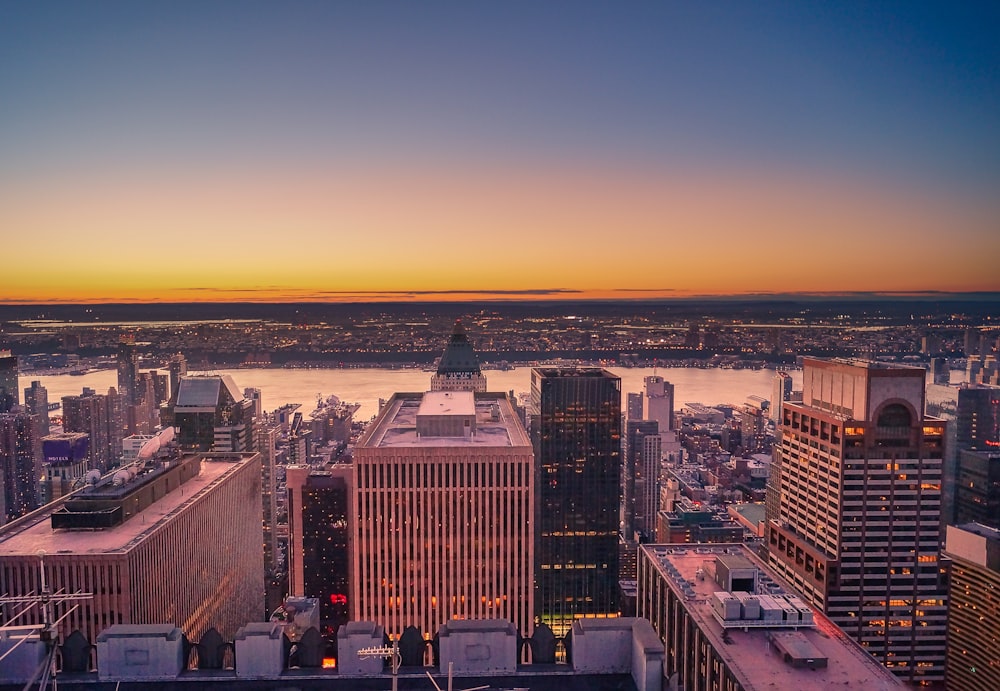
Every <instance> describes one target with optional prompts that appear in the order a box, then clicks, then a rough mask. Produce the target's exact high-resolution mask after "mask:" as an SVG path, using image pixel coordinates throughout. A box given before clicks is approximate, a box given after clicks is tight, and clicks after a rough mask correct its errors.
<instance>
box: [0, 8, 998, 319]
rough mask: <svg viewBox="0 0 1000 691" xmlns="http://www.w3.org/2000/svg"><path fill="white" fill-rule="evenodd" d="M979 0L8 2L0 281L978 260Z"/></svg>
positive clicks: (703, 274)
mask: <svg viewBox="0 0 1000 691" xmlns="http://www.w3.org/2000/svg"><path fill="white" fill-rule="evenodd" d="M998 36H1000V4H998V3H997V2H995V1H994V2H960V3H952V2H940V3H923V2H914V1H909V2H906V1H904V2H893V3H884V2H845V3H838V2H833V3H813V2H792V1H788V2H770V1H762V2H744V1H735V2H722V1H719V2H693V1H690V2H687V1H684V2H681V1H677V2H669V1H666V0H663V1H659V2H620V3H619V2H582V1H580V2H569V1H565V2H561V1H560V2H538V1H534V2H528V1H524V2H521V1H517V0H514V1H512V2H457V1H456V2H391V3H386V2H333V1H329V2H295V1H292V2H280V3H279V2H267V3H265V2H252V1H239V2H222V1H208V2H206V1H205V0H201V1H199V2H137V1H135V0H128V1H122V2H109V1H104V0H94V1H92V2H51V1H40V2H6V3H2V4H0V233H2V247H3V257H4V259H3V262H2V264H0V302H77V301H95V302H119V301H227V300H240V301H243V300H249V301H254V300H308V299H319V300H363V299H414V298H415V299H456V298H477V297H481V298H484V299H488V298H498V297H502V298H503V297H566V296H569V297H630V296H632V297H656V296H662V297H671V296H684V295H717V294H744V293H772V292H839V291H925V290H933V291H1000V269H998V263H1000V40H998V38H997V37H998Z"/></svg>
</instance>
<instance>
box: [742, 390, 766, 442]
mask: <svg viewBox="0 0 1000 691" xmlns="http://www.w3.org/2000/svg"><path fill="white" fill-rule="evenodd" d="M768 405H769V403H768V401H767V400H766V399H764V398H761V397H760V396H747V400H746V403H744V404H743V407H742V408H741V409H740V445H741V446H742V447H743V453H744V454H755V453H770V451H771V434H770V433H769V432H768V429H767V409H768Z"/></svg>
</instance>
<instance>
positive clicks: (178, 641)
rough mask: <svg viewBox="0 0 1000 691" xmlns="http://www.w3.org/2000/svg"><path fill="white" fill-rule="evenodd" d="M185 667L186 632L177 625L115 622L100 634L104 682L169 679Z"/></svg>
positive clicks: (99, 660) (99, 666) (99, 659)
mask: <svg viewBox="0 0 1000 691" xmlns="http://www.w3.org/2000/svg"><path fill="white" fill-rule="evenodd" d="M183 669H184V635H183V634H182V633H181V630H180V629H179V628H177V627H176V626H174V625H173V624H114V625H113V626H109V627H108V628H106V629H104V630H103V631H102V632H101V633H100V634H99V635H98V636H97V670H98V679H100V680H101V681H165V680H171V679H176V678H177V677H178V675H179V674H180V673H181V671H182V670H183Z"/></svg>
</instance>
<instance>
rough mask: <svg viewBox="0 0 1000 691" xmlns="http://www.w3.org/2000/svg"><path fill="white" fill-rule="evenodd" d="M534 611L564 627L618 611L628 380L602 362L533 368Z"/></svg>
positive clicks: (557, 629) (555, 626)
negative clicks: (624, 399) (624, 389)
mask: <svg viewBox="0 0 1000 691" xmlns="http://www.w3.org/2000/svg"><path fill="white" fill-rule="evenodd" d="M531 402H532V419H531V437H532V445H533V447H534V451H535V467H536V469H537V470H536V473H537V476H536V488H537V496H538V502H537V516H536V521H535V525H536V548H535V555H536V556H535V587H536V597H535V613H536V616H537V617H538V619H539V620H540V621H541V622H544V623H546V624H548V625H549V626H551V627H552V630H553V631H554V632H555V633H556V635H563V634H564V633H565V632H566V631H567V630H568V629H569V626H570V625H571V624H572V623H573V620H574V619H576V618H580V617H607V616H617V614H618V608H619V605H618V571H619V558H618V527H619V526H618V522H619V507H620V502H621V489H622V488H621V470H622V468H621V424H622V422H621V380H620V379H619V378H618V377H616V376H614V375H612V374H610V373H609V372H607V371H605V370H602V369H597V368H566V369H562V368H538V369H534V370H532V372H531Z"/></svg>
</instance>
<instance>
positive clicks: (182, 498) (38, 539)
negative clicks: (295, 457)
mask: <svg viewBox="0 0 1000 691" xmlns="http://www.w3.org/2000/svg"><path fill="white" fill-rule="evenodd" d="M249 458H251V456H250V455H240V454H231V455H230V454H209V455H206V456H205V457H204V458H203V459H202V463H201V472H200V473H199V474H198V475H197V476H195V477H193V478H191V479H190V480H188V481H187V482H185V483H184V484H183V485H181V487H180V488H179V489H175V490H173V491H172V492H169V493H168V494H167V495H166V496H164V497H163V498H162V499H159V500H157V501H155V502H153V503H152V504H150V505H149V506H148V507H147V508H146V509H144V510H143V511H140V512H139V513H137V514H136V515H134V516H132V517H131V518H129V519H128V520H127V521H125V522H124V523H122V524H120V525H117V526H114V527H112V528H103V529H99V530H54V529H53V528H52V524H51V516H52V512H53V511H54V510H55V509H57V508H59V507H60V506H62V504H63V501H56V502H53V503H51V504H48V505H46V506H45V507H44V508H43V509H41V510H39V511H35V512H34V513H31V514H29V515H28V516H25V517H24V518H23V519H19V520H17V521H15V522H13V523H11V524H8V525H6V526H4V527H3V528H0V559H2V558H3V557H4V556H23V555H29V556H35V555H37V554H38V552H39V551H44V552H45V553H46V555H60V554H73V555H86V554H108V553H116V552H117V553H125V552H127V551H128V549H129V548H130V547H131V546H132V544H133V543H134V541H135V540H136V539H137V538H138V537H140V536H141V535H143V534H144V533H147V532H151V531H152V530H154V529H155V528H156V527H157V526H158V525H159V524H161V523H163V522H164V521H166V520H168V519H169V518H170V517H171V516H172V515H174V514H176V513H177V512H179V511H180V510H181V508H182V507H183V506H184V505H185V504H187V503H190V502H193V501H195V500H197V499H198V498H199V497H200V496H201V495H202V494H203V493H204V492H206V491H208V490H209V489H211V488H212V487H213V486H214V485H216V484H217V483H219V482H222V480H223V479H224V478H225V477H226V476H227V475H229V474H230V473H233V472H235V471H236V469H237V468H239V467H240V466H241V465H242V464H243V463H245V462H246V461H247V460H248V459H249ZM68 496H69V497H72V495H68Z"/></svg>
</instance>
